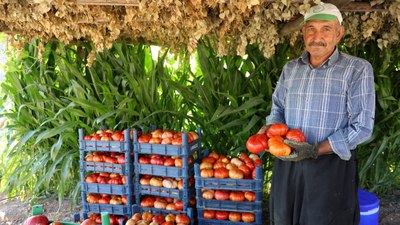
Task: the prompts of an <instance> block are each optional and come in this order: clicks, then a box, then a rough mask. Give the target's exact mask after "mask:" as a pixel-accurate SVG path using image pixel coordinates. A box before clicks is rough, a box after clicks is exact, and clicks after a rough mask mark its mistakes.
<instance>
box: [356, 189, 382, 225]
mask: <svg viewBox="0 0 400 225" xmlns="http://www.w3.org/2000/svg"><path fill="white" fill-rule="evenodd" d="M358 200H359V204H360V224H359V225H378V216H379V199H378V198H377V197H376V196H375V195H374V194H372V193H370V192H368V191H366V190H362V189H359V190H358Z"/></svg>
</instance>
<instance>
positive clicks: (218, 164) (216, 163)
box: [213, 161, 226, 170]
mask: <svg viewBox="0 0 400 225" xmlns="http://www.w3.org/2000/svg"><path fill="white" fill-rule="evenodd" d="M225 167H226V163H224V162H221V161H217V162H215V163H214V164H213V169H214V170H216V169H218V168H225Z"/></svg>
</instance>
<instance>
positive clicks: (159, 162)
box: [150, 157, 164, 166]
mask: <svg viewBox="0 0 400 225" xmlns="http://www.w3.org/2000/svg"><path fill="white" fill-rule="evenodd" d="M150 164H153V165H159V166H163V165H164V159H163V158H162V157H151V159H150Z"/></svg>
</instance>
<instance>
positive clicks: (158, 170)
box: [135, 163, 194, 178]
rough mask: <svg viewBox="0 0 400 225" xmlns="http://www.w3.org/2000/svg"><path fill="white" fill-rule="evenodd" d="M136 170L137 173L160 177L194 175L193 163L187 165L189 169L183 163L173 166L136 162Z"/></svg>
mask: <svg viewBox="0 0 400 225" xmlns="http://www.w3.org/2000/svg"><path fill="white" fill-rule="evenodd" d="M135 166H136V167H135V169H136V172H137V173H139V174H150V175H154V176H162V177H175V178H180V177H181V178H187V177H190V176H193V175H194V167H193V164H191V165H189V166H188V167H189V169H187V168H186V166H185V165H183V167H182V168H179V167H174V166H159V165H152V164H140V163H138V164H136V165H135Z"/></svg>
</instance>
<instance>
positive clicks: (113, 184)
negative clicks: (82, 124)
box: [79, 129, 134, 224]
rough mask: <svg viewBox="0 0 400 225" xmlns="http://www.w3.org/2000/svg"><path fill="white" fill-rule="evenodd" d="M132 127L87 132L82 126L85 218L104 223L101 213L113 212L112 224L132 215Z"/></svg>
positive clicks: (81, 168)
mask: <svg viewBox="0 0 400 225" xmlns="http://www.w3.org/2000/svg"><path fill="white" fill-rule="evenodd" d="M130 133H131V132H130V130H124V131H117V130H115V131H112V130H98V131H96V133H94V134H90V135H85V134H84V131H83V129H79V150H80V176H81V189H82V191H81V194H82V206H83V207H82V211H83V217H84V219H86V218H88V217H91V218H94V217H96V218H94V219H95V220H97V222H100V223H101V218H100V216H99V215H100V213H101V212H108V213H109V214H110V221H111V224H117V223H118V220H120V219H125V220H127V219H128V218H129V217H131V216H132V205H133V200H134V191H133V190H134V187H133V185H134V184H133V175H134V174H133V164H132V161H133V158H132V156H133V146H132V141H131V134H130Z"/></svg>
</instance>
